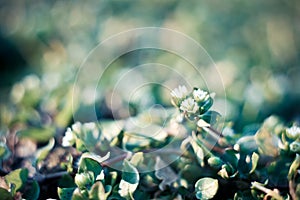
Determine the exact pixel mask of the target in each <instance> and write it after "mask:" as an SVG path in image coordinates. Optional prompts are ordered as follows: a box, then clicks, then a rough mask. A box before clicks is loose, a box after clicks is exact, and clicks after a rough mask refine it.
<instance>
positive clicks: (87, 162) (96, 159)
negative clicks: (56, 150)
mask: <svg viewBox="0 0 300 200" xmlns="http://www.w3.org/2000/svg"><path fill="white" fill-rule="evenodd" d="M109 155H110V153H109V152H108V153H107V154H106V155H105V156H104V157H101V156H99V155H96V154H94V153H88V152H87V153H84V154H82V156H81V158H80V160H79V168H78V172H79V173H81V172H85V171H92V172H94V176H95V177H97V176H98V175H99V174H100V172H101V170H102V166H101V163H102V162H103V161H105V160H107V159H108V158H109Z"/></svg>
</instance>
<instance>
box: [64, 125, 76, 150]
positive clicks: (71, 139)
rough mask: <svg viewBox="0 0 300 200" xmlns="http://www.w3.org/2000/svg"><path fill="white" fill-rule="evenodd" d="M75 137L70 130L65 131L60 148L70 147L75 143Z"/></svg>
mask: <svg viewBox="0 0 300 200" xmlns="http://www.w3.org/2000/svg"><path fill="white" fill-rule="evenodd" d="M75 140H76V136H75V135H74V133H73V132H72V130H71V129H70V128H68V129H67V131H66V133H65V136H64V137H63V139H62V146H63V147H69V146H72V145H73V144H74V143H75Z"/></svg>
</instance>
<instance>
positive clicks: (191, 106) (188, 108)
mask: <svg viewBox="0 0 300 200" xmlns="http://www.w3.org/2000/svg"><path fill="white" fill-rule="evenodd" d="M180 110H182V111H183V112H188V113H196V112H197V111H198V110H199V106H198V105H197V103H196V102H195V100H194V99H192V98H191V97H189V98H187V99H185V100H184V101H183V102H182V103H181V105H180Z"/></svg>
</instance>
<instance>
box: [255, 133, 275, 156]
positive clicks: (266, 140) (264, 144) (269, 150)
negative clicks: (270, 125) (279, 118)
mask: <svg viewBox="0 0 300 200" xmlns="http://www.w3.org/2000/svg"><path fill="white" fill-rule="evenodd" d="M255 140H256V143H257V145H258V150H259V152H260V153H261V154H264V155H267V156H271V157H276V156H278V155H279V146H278V145H279V142H280V141H279V138H278V137H277V136H276V135H275V134H274V133H272V132H270V131H268V129H267V128H265V127H262V128H261V129H259V131H258V132H257V133H256V134H255Z"/></svg>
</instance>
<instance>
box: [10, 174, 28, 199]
mask: <svg viewBox="0 0 300 200" xmlns="http://www.w3.org/2000/svg"><path fill="white" fill-rule="evenodd" d="M27 178H28V169H17V170H14V171H12V172H10V173H9V174H7V175H6V176H5V180H6V182H7V183H8V184H13V185H14V188H13V191H12V194H15V193H16V192H17V191H18V190H20V189H21V188H22V187H23V186H24V184H25V183H26V181H27Z"/></svg>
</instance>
